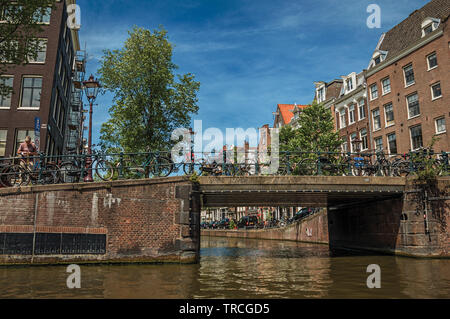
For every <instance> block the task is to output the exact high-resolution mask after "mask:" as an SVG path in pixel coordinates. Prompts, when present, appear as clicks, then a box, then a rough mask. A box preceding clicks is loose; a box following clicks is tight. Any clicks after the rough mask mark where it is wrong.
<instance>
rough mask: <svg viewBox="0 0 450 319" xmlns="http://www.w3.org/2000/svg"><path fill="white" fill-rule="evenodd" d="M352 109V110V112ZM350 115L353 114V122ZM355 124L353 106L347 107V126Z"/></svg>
mask: <svg viewBox="0 0 450 319" xmlns="http://www.w3.org/2000/svg"><path fill="white" fill-rule="evenodd" d="M352 108H353V110H352ZM351 114H353V121H352V118H351V116H350V115H351ZM355 122H356V112H355V104H352V105H350V106H349V107H348V125H351V124H353V123H355Z"/></svg>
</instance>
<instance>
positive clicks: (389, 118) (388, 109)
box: [384, 103, 394, 126]
mask: <svg viewBox="0 0 450 319" xmlns="http://www.w3.org/2000/svg"><path fill="white" fill-rule="evenodd" d="M384 115H385V118H386V126H391V125H393V124H394V107H393V106H392V103H389V104H386V105H385V106H384Z"/></svg>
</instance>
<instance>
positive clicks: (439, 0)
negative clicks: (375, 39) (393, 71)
mask: <svg viewBox="0 0 450 319" xmlns="http://www.w3.org/2000/svg"><path fill="white" fill-rule="evenodd" d="M449 15H450V2H449V0H432V1H430V2H428V3H427V4H426V5H425V6H423V7H422V8H420V9H418V10H415V11H414V12H412V13H411V14H410V15H409V17H408V18H406V19H405V20H403V21H402V22H400V23H399V24H397V25H396V26H395V27H393V28H392V29H391V30H389V31H388V32H387V33H386V35H385V36H384V39H383V40H382V43H381V45H380V47H379V49H380V50H382V51H388V56H387V59H390V58H392V57H395V56H396V55H397V54H398V53H400V52H401V51H403V50H404V49H406V48H408V47H409V46H410V45H411V44H413V43H414V42H416V41H418V40H420V39H421V38H422V22H423V21H424V20H425V19H426V18H428V17H431V18H436V19H441V23H442V21H445V20H446V19H447V18H448V16H449Z"/></svg>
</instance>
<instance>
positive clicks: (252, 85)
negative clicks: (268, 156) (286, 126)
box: [77, 0, 427, 143]
mask: <svg viewBox="0 0 450 319" xmlns="http://www.w3.org/2000/svg"><path fill="white" fill-rule="evenodd" d="M77 3H78V4H79V5H80V7H81V24H82V28H81V31H80V40H81V43H82V46H83V47H84V45H85V44H86V46H87V51H88V53H89V55H90V58H89V62H88V73H93V74H94V75H95V74H96V70H97V68H98V66H99V61H100V59H101V58H102V51H103V50H104V49H117V48H121V47H122V45H123V43H124V41H125V40H126V38H127V36H128V33H127V32H128V30H130V29H132V27H133V26H134V25H136V26H139V27H144V28H147V29H151V30H153V29H155V28H157V27H158V26H159V25H163V26H164V28H165V29H166V30H167V31H168V36H169V40H170V41H171V42H172V43H173V44H174V45H175V48H174V56H173V61H174V62H175V64H177V65H178V66H179V67H180V68H179V70H178V72H179V73H188V72H189V73H193V74H195V76H196V79H197V80H198V81H200V82H201V88H200V92H199V95H198V97H199V103H198V105H199V107H200V110H199V113H198V115H196V116H194V119H197V120H202V121H203V130H205V129H206V128H208V127H217V128H219V129H221V130H222V131H223V132H225V129H226V128H228V127H230V128H231V127H232V128H238V127H242V128H244V129H247V128H251V127H254V128H258V127H261V126H262V125H264V124H270V125H272V124H273V115H272V112H274V111H275V108H276V105H277V104H278V103H286V104H293V103H297V104H309V103H310V102H311V101H312V99H313V96H314V83H313V82H314V81H330V80H332V79H334V78H339V77H340V76H341V75H347V74H349V73H351V72H360V71H361V70H362V69H365V68H367V66H368V64H369V60H370V57H371V55H372V53H373V50H374V48H375V46H376V45H377V42H378V39H379V37H380V35H381V33H382V32H386V31H388V30H389V29H390V28H392V27H393V26H395V25H396V24H398V23H399V22H401V21H402V20H403V19H405V18H407V17H408V15H409V14H410V13H411V12H412V11H414V10H416V9H419V8H420V7H422V6H423V5H424V4H425V3H427V1H426V0H396V1H392V0H387V1H386V0H359V1H348V0H296V1H291V0H278V1H274V0H108V1H88V0H78V1H77ZM371 3H375V4H378V5H379V6H380V8H381V28H379V29H377V28H374V29H370V28H368V27H367V25H366V19H367V17H368V16H369V15H370V13H367V12H366V8H367V7H368V5H369V4H371ZM88 75H89V74H87V76H88ZM112 97H113V95H112V94H110V93H107V94H105V95H104V96H101V97H100V98H98V100H97V103H98V106H96V109H95V111H94V119H93V121H94V128H93V132H94V143H96V142H97V141H98V137H99V131H100V127H101V124H102V123H103V122H105V121H106V120H107V119H108V112H107V110H108V108H109V107H110V106H111V104H112Z"/></svg>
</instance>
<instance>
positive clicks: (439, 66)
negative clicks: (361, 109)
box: [365, 0, 450, 154]
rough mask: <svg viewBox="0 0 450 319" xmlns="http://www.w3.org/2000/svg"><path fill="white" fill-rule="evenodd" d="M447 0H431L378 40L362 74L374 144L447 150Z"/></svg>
mask: <svg viewBox="0 0 450 319" xmlns="http://www.w3.org/2000/svg"><path fill="white" fill-rule="evenodd" d="M449 14H450V2H449V1H448V0H432V1H430V2H429V3H427V4H426V5H425V6H424V7H422V8H421V9H419V10H416V11H414V12H412V13H411V14H410V15H409V17H408V18H406V19H405V20H404V21H402V22H401V23H399V24H398V25H396V26H395V27H394V28H392V29H391V30H390V31H388V32H387V33H386V34H383V35H382V36H381V38H380V41H379V42H378V45H377V47H376V49H375V52H374V54H373V56H372V59H371V61H370V65H369V67H368V70H367V71H366V73H365V77H366V82H367V88H368V105H369V112H370V113H369V114H370V116H371V120H370V123H369V125H370V127H371V131H372V135H373V137H372V141H373V143H374V147H375V148H376V149H379V150H381V149H382V150H384V151H385V152H388V153H391V154H394V153H400V154H401V153H405V152H408V151H409V150H415V149H418V148H420V147H422V146H424V147H426V146H427V145H428V144H429V143H430V141H431V139H432V137H433V136H437V137H439V138H440V140H439V141H438V142H437V143H436V145H435V147H434V150H435V151H438V152H440V151H442V150H444V151H449V150H450V139H449V135H448V134H449V125H450V118H449V117H450V79H449V70H450V50H449V49H450V39H449V20H448V17H449Z"/></svg>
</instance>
